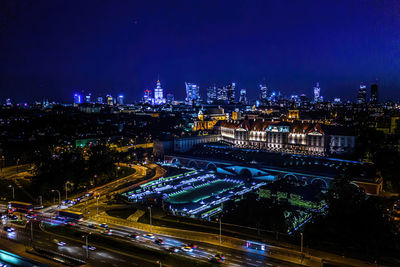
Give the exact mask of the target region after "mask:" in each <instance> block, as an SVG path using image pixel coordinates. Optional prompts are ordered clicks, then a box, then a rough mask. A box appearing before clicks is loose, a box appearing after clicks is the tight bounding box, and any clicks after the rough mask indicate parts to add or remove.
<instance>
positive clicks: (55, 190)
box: [51, 189, 61, 205]
mask: <svg viewBox="0 0 400 267" xmlns="http://www.w3.org/2000/svg"><path fill="white" fill-rule="evenodd" d="M51 192H57V193H58V205H60V204H61V193H60V191H59V190H57V189H52V190H51Z"/></svg>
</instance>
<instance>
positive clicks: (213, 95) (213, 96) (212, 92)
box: [207, 85, 217, 104]
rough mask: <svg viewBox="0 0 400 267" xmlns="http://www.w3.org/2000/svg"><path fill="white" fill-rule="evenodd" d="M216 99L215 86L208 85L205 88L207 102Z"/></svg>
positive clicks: (209, 102) (212, 101) (210, 102)
mask: <svg viewBox="0 0 400 267" xmlns="http://www.w3.org/2000/svg"><path fill="white" fill-rule="evenodd" d="M216 100H217V87H216V86H215V85H214V86H210V87H208V89H207V103H208V104H212V103H214V102H215V101H216Z"/></svg>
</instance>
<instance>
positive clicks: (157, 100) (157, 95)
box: [154, 80, 165, 105]
mask: <svg viewBox="0 0 400 267" xmlns="http://www.w3.org/2000/svg"><path fill="white" fill-rule="evenodd" d="M154 104H155V105H162V104H165V98H164V89H162V88H161V83H160V80H158V81H157V86H156V88H154Z"/></svg>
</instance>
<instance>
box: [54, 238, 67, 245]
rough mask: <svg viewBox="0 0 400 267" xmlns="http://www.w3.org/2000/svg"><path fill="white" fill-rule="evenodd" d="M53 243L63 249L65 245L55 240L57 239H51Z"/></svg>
mask: <svg viewBox="0 0 400 267" xmlns="http://www.w3.org/2000/svg"><path fill="white" fill-rule="evenodd" d="M53 242H54V243H56V244H57V245H59V246H60V247H63V246H65V245H66V243H65V242H63V241H59V240H57V239H53Z"/></svg>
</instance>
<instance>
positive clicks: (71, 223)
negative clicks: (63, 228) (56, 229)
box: [66, 221, 76, 226]
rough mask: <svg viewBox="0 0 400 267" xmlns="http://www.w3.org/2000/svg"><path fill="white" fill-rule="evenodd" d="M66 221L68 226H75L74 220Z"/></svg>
mask: <svg viewBox="0 0 400 267" xmlns="http://www.w3.org/2000/svg"><path fill="white" fill-rule="evenodd" d="M66 223H67V225H68V226H76V222H72V221H69V222H66Z"/></svg>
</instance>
